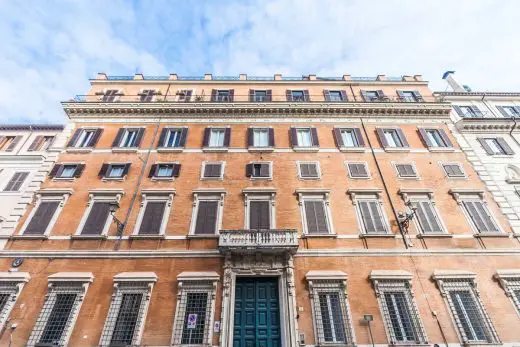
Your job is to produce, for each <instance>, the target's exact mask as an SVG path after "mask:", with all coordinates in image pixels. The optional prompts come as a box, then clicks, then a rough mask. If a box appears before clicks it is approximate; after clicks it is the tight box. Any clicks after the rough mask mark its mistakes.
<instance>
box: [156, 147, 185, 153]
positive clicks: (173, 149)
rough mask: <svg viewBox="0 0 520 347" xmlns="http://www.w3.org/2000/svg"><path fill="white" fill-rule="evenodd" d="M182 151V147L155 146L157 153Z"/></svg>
mask: <svg viewBox="0 0 520 347" xmlns="http://www.w3.org/2000/svg"><path fill="white" fill-rule="evenodd" d="M182 151H184V147H157V153H179V152H182Z"/></svg>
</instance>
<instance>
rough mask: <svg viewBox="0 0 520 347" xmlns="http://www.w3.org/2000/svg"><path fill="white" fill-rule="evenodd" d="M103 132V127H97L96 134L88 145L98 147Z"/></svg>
mask: <svg viewBox="0 0 520 347" xmlns="http://www.w3.org/2000/svg"><path fill="white" fill-rule="evenodd" d="M102 134H103V129H101V128H99V129H96V131H95V132H94V135H93V136H92V138H91V139H90V143H89V144H88V146H89V147H96V145H97V143H98V141H99V139H100V138H101V135H102Z"/></svg>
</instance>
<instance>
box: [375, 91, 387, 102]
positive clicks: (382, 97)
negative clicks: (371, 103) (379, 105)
mask: <svg viewBox="0 0 520 347" xmlns="http://www.w3.org/2000/svg"><path fill="white" fill-rule="evenodd" d="M376 93H377V97H378V99H379V101H380V100H384V99H387V97H386V95H385V92H384V91H383V90H382V89H379V90H376Z"/></svg>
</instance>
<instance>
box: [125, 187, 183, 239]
mask: <svg viewBox="0 0 520 347" xmlns="http://www.w3.org/2000/svg"><path fill="white" fill-rule="evenodd" d="M175 195H176V191H175V189H161V190H159V189H142V190H141V204H140V207H141V208H140V209H139V214H138V215H137V220H136V222H135V226H134V230H133V232H132V237H142V238H153V237H163V236H164V235H165V234H166V228H167V226H168V220H169V219H170V213H171V208H172V204H173V199H174V198H175ZM149 202H164V203H165V205H164V211H163V217H162V221H161V226H160V228H159V233H158V234H157V235H155V234H139V230H140V229H141V225H142V223H143V219H144V215H145V212H146V207H147V205H148V203H149Z"/></svg>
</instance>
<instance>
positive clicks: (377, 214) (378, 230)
mask: <svg viewBox="0 0 520 347" xmlns="http://www.w3.org/2000/svg"><path fill="white" fill-rule="evenodd" d="M356 205H357V208H358V211H359V214H360V217H361V225H362V230H363V232H364V233H365V234H387V233H388V232H389V230H388V228H387V225H388V223H387V221H386V218H385V216H384V215H383V210H382V209H381V203H380V201H379V200H376V199H359V200H357V202H356Z"/></svg>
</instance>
